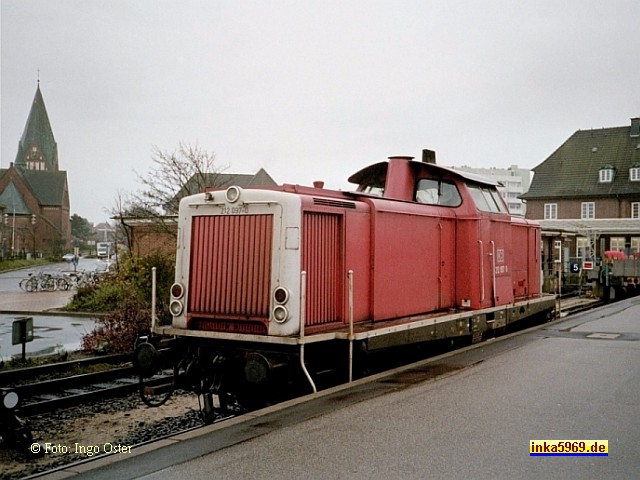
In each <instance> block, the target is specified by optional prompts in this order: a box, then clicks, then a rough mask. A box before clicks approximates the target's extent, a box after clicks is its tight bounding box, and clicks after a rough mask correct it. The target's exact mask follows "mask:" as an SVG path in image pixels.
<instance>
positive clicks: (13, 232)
mask: <svg viewBox="0 0 640 480" xmlns="http://www.w3.org/2000/svg"><path fill="white" fill-rule="evenodd" d="M15 245H16V206H15V205H14V206H13V220H12V222H11V258H13V257H14V256H15V255H14V248H15Z"/></svg>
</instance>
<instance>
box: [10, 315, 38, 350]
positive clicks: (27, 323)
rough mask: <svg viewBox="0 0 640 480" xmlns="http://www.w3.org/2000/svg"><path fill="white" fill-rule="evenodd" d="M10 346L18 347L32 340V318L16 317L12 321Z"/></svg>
mask: <svg viewBox="0 0 640 480" xmlns="http://www.w3.org/2000/svg"><path fill="white" fill-rule="evenodd" d="M12 334H13V337H12V340H11V344H12V345H20V344H24V343H27V342H31V341H32V340H33V317H17V318H16V319H15V320H14V321H13V330H12Z"/></svg>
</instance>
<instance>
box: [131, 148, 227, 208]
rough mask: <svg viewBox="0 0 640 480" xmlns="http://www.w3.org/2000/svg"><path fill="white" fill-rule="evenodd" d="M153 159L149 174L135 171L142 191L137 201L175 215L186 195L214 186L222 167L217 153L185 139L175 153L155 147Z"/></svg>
mask: <svg viewBox="0 0 640 480" xmlns="http://www.w3.org/2000/svg"><path fill="white" fill-rule="evenodd" d="M151 161H152V162H153V167H152V168H151V170H150V171H149V172H148V174H147V175H146V176H144V175H141V174H139V173H138V172H135V173H136V175H137V177H138V181H139V182H140V183H141V184H142V185H143V190H142V191H141V192H140V193H139V194H137V195H134V201H135V203H136V204H137V205H138V206H144V207H145V209H151V210H156V211H157V212H158V213H160V212H161V213H164V214H165V215H172V214H176V213H177V212H178V204H179V203H180V199H182V198H183V197H185V196H187V195H192V194H194V193H199V192H202V191H203V190H204V188H205V187H208V186H215V185H216V183H217V181H216V180H217V176H218V175H219V174H220V173H221V171H222V170H223V169H220V168H218V166H217V165H216V164H215V154H214V153H212V152H207V151H206V150H202V149H201V148H200V147H198V146H197V145H195V146H193V145H188V144H186V143H182V142H181V143H180V144H179V145H178V148H177V149H176V150H175V151H173V152H166V151H163V150H160V149H159V148H158V147H157V146H154V147H153V151H152V153H151ZM225 168H226V167H225Z"/></svg>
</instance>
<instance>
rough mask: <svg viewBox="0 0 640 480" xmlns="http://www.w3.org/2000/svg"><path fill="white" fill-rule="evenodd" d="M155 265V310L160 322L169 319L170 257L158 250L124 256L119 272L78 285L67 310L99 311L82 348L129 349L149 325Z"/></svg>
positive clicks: (126, 350) (146, 331)
mask: <svg viewBox="0 0 640 480" xmlns="http://www.w3.org/2000/svg"><path fill="white" fill-rule="evenodd" d="M153 267H155V268H156V282H157V285H156V314H157V315H158V319H159V323H161V324H162V323H163V322H166V321H167V320H169V321H170V319H171V314H170V312H169V301H168V300H169V289H170V288H171V284H172V283H173V275H174V266H173V261H172V259H171V258H170V257H168V256H167V255H164V254H161V253H157V254H154V255H150V256H147V257H137V256H127V257H125V258H123V259H122V261H121V262H120V268H119V270H118V272H117V273H116V274H115V275H113V276H108V277H105V278H104V279H103V280H102V281H100V282H99V283H98V284H97V285H95V286H90V287H83V288H80V289H78V292H77V293H76V294H75V295H74V297H73V300H72V301H71V303H70V304H69V305H67V307H66V310H72V311H84V312H96V313H97V312H102V313H106V315H105V316H103V317H102V318H100V319H99V320H97V322H96V323H97V325H96V328H95V329H94V330H93V331H92V332H90V333H88V334H86V335H84V336H83V338H82V349H83V350H86V351H88V352H96V353H98V352H99V353H106V352H113V353H128V352H131V351H132V350H133V348H134V346H135V341H136V338H137V337H138V336H140V335H146V334H148V333H149V331H150V325H151V283H152V280H151V276H152V269H153Z"/></svg>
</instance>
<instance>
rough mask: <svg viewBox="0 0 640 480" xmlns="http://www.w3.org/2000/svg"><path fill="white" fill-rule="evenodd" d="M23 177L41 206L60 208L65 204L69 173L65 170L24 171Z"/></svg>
mask: <svg viewBox="0 0 640 480" xmlns="http://www.w3.org/2000/svg"><path fill="white" fill-rule="evenodd" d="M22 177H23V178H24V179H25V181H26V182H27V183H28V184H29V186H30V187H31V190H32V191H33V192H34V194H35V196H36V197H37V198H38V203H40V205H43V206H55V207H59V206H61V205H62V204H63V203H64V193H65V190H66V188H67V172H65V171H63V170H58V171H57V172H47V171H42V170H24V171H23V172H22Z"/></svg>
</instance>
